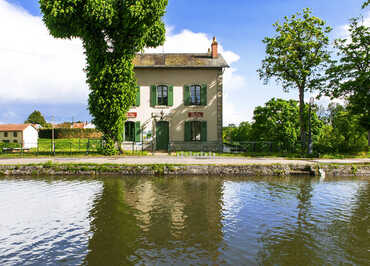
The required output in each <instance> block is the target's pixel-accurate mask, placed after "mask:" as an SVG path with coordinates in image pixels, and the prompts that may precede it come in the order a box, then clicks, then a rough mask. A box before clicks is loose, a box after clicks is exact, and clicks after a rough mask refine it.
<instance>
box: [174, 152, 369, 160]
mask: <svg viewBox="0 0 370 266" xmlns="http://www.w3.org/2000/svg"><path fill="white" fill-rule="evenodd" d="M190 154H192V156H199V155H200V154H201V152H188V151H178V152H176V153H174V155H175V156H178V155H180V156H181V155H183V156H190ZM202 154H203V156H208V155H209V153H208V152H207V153H205V152H203V153H202ZM213 154H214V153H213V152H212V153H211V156H213ZM215 154H216V156H218V157H244V158H257V157H264V158H285V159H310V158H320V159H348V158H370V152H359V153H345V154H320V156H318V155H317V154H316V155H315V156H312V157H310V156H308V155H307V154H304V155H302V154H300V153H287V152H285V153H284V152H244V153H215Z"/></svg>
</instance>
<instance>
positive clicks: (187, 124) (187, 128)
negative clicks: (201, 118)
mask: <svg viewBox="0 0 370 266" xmlns="http://www.w3.org/2000/svg"><path fill="white" fill-rule="evenodd" d="M190 123H191V122H189V121H186V122H185V129H184V141H191V124H190Z"/></svg>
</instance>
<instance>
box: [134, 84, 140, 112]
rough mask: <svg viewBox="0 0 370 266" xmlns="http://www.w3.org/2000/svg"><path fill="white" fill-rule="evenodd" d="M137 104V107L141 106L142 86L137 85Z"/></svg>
mask: <svg viewBox="0 0 370 266" xmlns="http://www.w3.org/2000/svg"><path fill="white" fill-rule="evenodd" d="M135 106H136V107H138V106H140V87H137V90H136V101H135Z"/></svg>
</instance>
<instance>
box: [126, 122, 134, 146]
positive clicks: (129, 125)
mask: <svg viewBox="0 0 370 266" xmlns="http://www.w3.org/2000/svg"><path fill="white" fill-rule="evenodd" d="M125 141H135V123H134V122H131V121H129V122H126V123H125Z"/></svg>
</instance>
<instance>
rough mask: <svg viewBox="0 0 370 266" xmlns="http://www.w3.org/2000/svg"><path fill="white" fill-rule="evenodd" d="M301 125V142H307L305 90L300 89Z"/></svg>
mask: <svg viewBox="0 0 370 266" xmlns="http://www.w3.org/2000/svg"><path fill="white" fill-rule="evenodd" d="M299 125H300V129H301V141H302V142H303V144H305V143H306V142H305V141H306V124H305V121H304V89H303V88H299Z"/></svg>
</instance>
